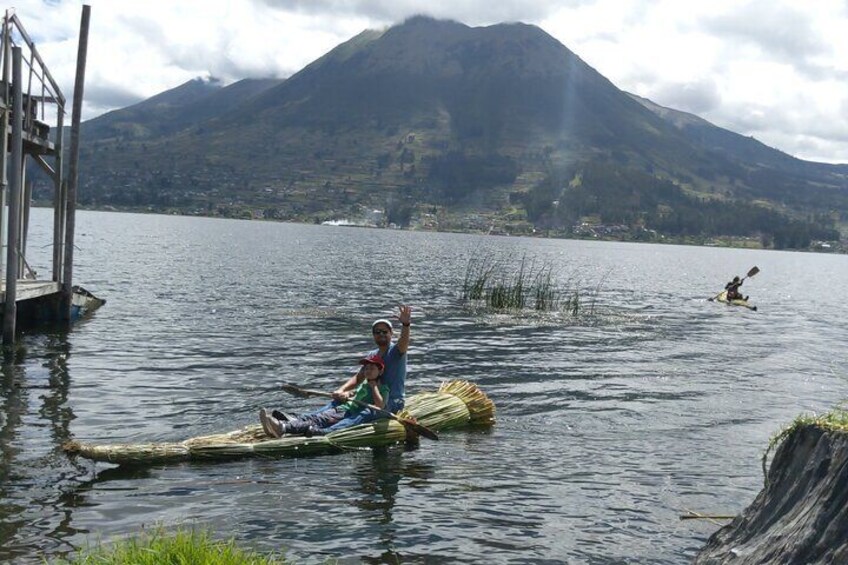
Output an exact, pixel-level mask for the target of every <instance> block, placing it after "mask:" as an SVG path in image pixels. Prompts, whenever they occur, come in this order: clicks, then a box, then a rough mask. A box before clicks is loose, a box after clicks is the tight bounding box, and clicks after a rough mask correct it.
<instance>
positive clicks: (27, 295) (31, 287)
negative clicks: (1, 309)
mask: <svg viewBox="0 0 848 565" xmlns="http://www.w3.org/2000/svg"><path fill="white" fill-rule="evenodd" d="M61 288H62V285H61V284H59V283H58V282H56V281H32V280H24V279H21V280H19V281H18V282H17V285H16V288H15V290H16V293H15V299H16V300H15V301H16V302H21V301H23V300H31V299H33V298H38V297H39V296H47V295H48V294H56V293H58V292H59V291H60V290H61ZM0 296H2V297H3V299H2V301H3V302H5V301H6V287H5V285H0Z"/></svg>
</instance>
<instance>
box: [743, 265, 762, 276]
mask: <svg viewBox="0 0 848 565" xmlns="http://www.w3.org/2000/svg"><path fill="white" fill-rule="evenodd" d="M759 272H760V268H759V267H751V270H750V271H748V274H747V275H746V276H747V277H753V276H754V275H756V274H757V273H759Z"/></svg>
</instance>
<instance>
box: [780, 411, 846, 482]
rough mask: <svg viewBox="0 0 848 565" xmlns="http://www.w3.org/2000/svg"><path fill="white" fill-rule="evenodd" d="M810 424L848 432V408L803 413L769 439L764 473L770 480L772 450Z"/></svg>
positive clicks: (834, 430) (824, 428)
mask: <svg viewBox="0 0 848 565" xmlns="http://www.w3.org/2000/svg"><path fill="white" fill-rule="evenodd" d="M808 426H813V427H817V428H820V429H823V430H826V431H830V432H837V433H848V409H846V408H843V407H841V406H840V407H837V408H834V409H833V410H831V411H830V412H826V413H824V414H801V415H800V416H798V417H796V418H795V419H794V420H793V421H792V423H790V424H789V425H788V426H786V427H784V428H783V429H782V430H780V431H779V432H777V433H776V434H774V435H773V436H772V437H771V439H769V443H768V447H766V451H765V453H763V475H764V476H765V477H766V481H768V473H767V472H766V461H767V460H768V455H769V453H771V451H772V450H773V449H775V448H777V446H778V445H780V444H781V443H782V442H783V440H785V439H786V438H787V437H789V436H790V435H792V434H793V433H795V431H797V430H798V429H800V428H805V427H808Z"/></svg>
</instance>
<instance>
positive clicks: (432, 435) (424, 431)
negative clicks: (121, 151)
mask: <svg viewBox="0 0 848 565" xmlns="http://www.w3.org/2000/svg"><path fill="white" fill-rule="evenodd" d="M398 422H400V423H401V424H403V425H404V426H406V427H408V428H410V429H411V430H412V431H414V432H415V433H416V434H418V435H420V436H424V437H426V438H427V439H432V440H435V441H439V436H438V435H437V434H436V432H434V431H433V430H431V429H430V428H425V427H424V426H422V425H421V424H419V423H418V422H413V421H412V420H407V419H406V418H398Z"/></svg>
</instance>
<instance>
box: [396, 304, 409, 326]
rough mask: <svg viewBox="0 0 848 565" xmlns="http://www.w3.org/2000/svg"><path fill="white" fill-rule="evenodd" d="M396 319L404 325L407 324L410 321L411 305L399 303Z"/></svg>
mask: <svg viewBox="0 0 848 565" xmlns="http://www.w3.org/2000/svg"><path fill="white" fill-rule="evenodd" d="M397 318H398V320H400V323H401V324H403V325H404V326H408V325H409V324H411V323H412V306H407V305H406V304H401V305H400V306H398V315H397Z"/></svg>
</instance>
